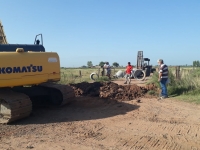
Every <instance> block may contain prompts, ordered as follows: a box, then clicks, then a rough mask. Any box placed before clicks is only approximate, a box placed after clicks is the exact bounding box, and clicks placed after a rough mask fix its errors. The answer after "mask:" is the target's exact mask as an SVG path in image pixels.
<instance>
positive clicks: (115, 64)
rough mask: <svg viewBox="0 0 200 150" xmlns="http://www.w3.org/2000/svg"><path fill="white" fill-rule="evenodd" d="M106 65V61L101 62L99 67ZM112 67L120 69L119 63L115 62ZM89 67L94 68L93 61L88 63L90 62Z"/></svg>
mask: <svg viewBox="0 0 200 150" xmlns="http://www.w3.org/2000/svg"><path fill="white" fill-rule="evenodd" d="M104 64H105V62H104V61H101V62H99V66H103V65H104ZM112 65H113V66H114V67H119V63H117V62H114V63H113V64H112ZM87 66H88V67H93V63H92V61H88V62H87Z"/></svg>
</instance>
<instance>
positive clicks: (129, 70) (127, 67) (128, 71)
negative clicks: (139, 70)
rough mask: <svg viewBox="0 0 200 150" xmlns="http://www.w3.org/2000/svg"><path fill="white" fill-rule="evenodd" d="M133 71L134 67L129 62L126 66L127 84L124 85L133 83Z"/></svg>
mask: <svg viewBox="0 0 200 150" xmlns="http://www.w3.org/2000/svg"><path fill="white" fill-rule="evenodd" d="M132 70H133V67H132V65H131V63H130V62H128V65H127V66H126V82H124V84H127V82H128V84H130V83H131V71H132Z"/></svg>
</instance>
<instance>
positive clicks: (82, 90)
mask: <svg viewBox="0 0 200 150" xmlns="http://www.w3.org/2000/svg"><path fill="white" fill-rule="evenodd" d="M70 86H71V87H72V88H73V89H74V93H75V96H76V97H79V96H82V95H84V96H87V95H88V96H99V89H100V87H101V86H102V83H100V82H94V83H87V82H82V83H78V84H70Z"/></svg>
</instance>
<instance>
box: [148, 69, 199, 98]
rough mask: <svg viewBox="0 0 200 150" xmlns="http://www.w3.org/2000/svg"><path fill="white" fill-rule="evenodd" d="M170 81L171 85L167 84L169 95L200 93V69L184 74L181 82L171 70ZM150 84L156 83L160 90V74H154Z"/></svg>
mask: <svg viewBox="0 0 200 150" xmlns="http://www.w3.org/2000/svg"><path fill="white" fill-rule="evenodd" d="M169 79H170V83H169V84H167V90H168V95H174V94H177V95H180V94H199V93H200V69H196V70H194V71H192V72H188V73H187V74H184V76H182V77H181V79H180V80H177V79H176V77H175V75H174V74H173V70H172V69H169ZM150 83H154V84H155V85H156V86H157V87H158V88H160V83H159V82H158V72H154V74H153V76H152V78H151V79H150V81H149V82H148V84H150Z"/></svg>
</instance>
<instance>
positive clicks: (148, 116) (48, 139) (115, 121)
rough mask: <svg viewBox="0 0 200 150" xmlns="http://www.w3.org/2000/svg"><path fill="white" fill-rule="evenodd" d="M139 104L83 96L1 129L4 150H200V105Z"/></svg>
mask: <svg viewBox="0 0 200 150" xmlns="http://www.w3.org/2000/svg"><path fill="white" fill-rule="evenodd" d="M140 100H141V102H140V103H138V102H137V100H131V101H126V102H116V101H114V100H102V99H100V98H92V97H80V98H76V101H74V102H73V103H72V104H70V105H67V106H64V107H62V108H60V109H58V108H37V109H34V111H33V114H32V115H31V116H30V117H29V118H26V119H23V120H21V121H18V122H15V123H13V124H12V125H0V149H1V150H18V149H19V150H25V149H35V150H101V149H102V150H129V149H130V150H136V149H144V150H151V149H153V150H154V149H155V150H165V149H168V150H190V149H192V150H197V149H200V106H195V105H192V104H188V103H183V102H177V101H174V100H171V99H166V100H164V101H157V100H156V99H140Z"/></svg>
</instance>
